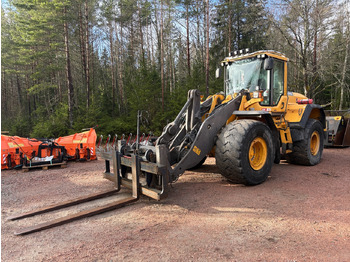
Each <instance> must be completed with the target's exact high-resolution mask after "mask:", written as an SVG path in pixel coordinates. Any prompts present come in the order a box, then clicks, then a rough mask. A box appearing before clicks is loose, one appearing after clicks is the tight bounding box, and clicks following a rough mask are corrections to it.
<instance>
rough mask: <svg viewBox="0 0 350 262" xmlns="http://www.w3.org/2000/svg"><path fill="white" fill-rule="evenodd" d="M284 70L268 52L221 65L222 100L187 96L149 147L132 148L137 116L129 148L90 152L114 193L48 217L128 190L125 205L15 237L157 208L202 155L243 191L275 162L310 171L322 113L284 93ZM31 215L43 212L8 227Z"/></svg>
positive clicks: (124, 143) (283, 60)
mask: <svg viewBox="0 0 350 262" xmlns="http://www.w3.org/2000/svg"><path fill="white" fill-rule="evenodd" d="M287 62H288V58H287V57H285V56H284V55H283V54H281V53H278V52H275V51H258V52H254V53H245V52H240V54H237V53H233V54H231V55H230V56H229V57H226V58H225V59H224V60H223V62H222V66H223V68H224V70H223V71H224V78H225V80H224V83H225V88H224V92H222V93H219V94H215V95H212V96H209V97H208V98H207V99H206V100H204V101H203V100H201V96H200V93H199V91H198V90H190V91H189V92H188V100H187V102H186V104H185V105H184V107H183V108H182V110H181V111H180V112H179V113H178V115H177V117H176V118H175V120H174V121H173V122H171V123H169V124H168V125H167V126H166V127H165V128H164V130H163V133H162V134H161V135H160V136H159V137H158V138H157V140H156V141H155V142H150V141H151V140H147V142H145V141H142V142H140V135H139V119H140V114H141V112H139V113H138V118H137V120H138V125H137V131H138V132H137V136H136V139H135V140H134V142H130V141H131V139H127V140H126V139H124V137H123V139H120V140H119V141H118V142H116V140H117V139H114V142H113V144H112V145H110V144H109V143H107V144H106V145H105V146H99V147H98V149H97V150H98V154H99V156H100V158H102V159H104V160H105V164H106V171H105V172H104V176H105V178H107V179H109V180H111V181H113V182H114V187H115V189H114V190H112V191H110V192H105V193H103V194H98V195H94V196H89V197H87V198H84V199H77V200H75V201H71V202H69V203H63V204H59V205H56V206H54V207H50V208H49V210H53V209H57V208H61V207H62V206H64V207H65V206H67V205H73V204H76V203H81V202H86V201H89V200H91V199H96V198H99V197H104V196H105V195H106V194H108V195H110V194H114V193H115V192H117V191H119V190H120V188H121V186H124V187H127V188H131V189H132V195H131V197H128V198H126V199H125V200H118V201H116V202H115V203H112V204H108V205H107V206H102V207H99V208H94V209H92V210H91V211H89V210H87V211H84V212H80V213H78V214H76V215H70V216H68V217H67V218H62V219H58V220H55V221H52V222H48V223H44V224H43V225H39V226H34V227H31V228H27V229H24V230H22V231H20V232H18V233H17V234H28V233H31V232H35V231H39V230H42V229H45V228H48V227H52V226H56V225H60V224H63V223H66V222H69V221H72V220H75V219H78V218H80V217H84V216H90V215H92V214H98V213H102V212H105V211H108V210H111V209H115V208H118V207H120V206H123V205H125V204H127V203H131V202H133V201H136V200H137V199H138V198H139V195H140V194H143V195H147V196H149V197H151V198H153V199H156V200H160V199H161V198H163V197H165V196H166V195H167V191H168V184H169V183H173V182H175V181H176V180H177V179H178V178H179V176H180V175H181V174H183V173H184V172H185V171H186V170H188V169H191V168H195V167H198V166H200V165H201V164H202V163H203V162H204V161H205V159H206V157H207V156H208V155H209V154H210V155H212V156H215V158H216V164H217V166H218V168H219V171H220V173H221V174H222V175H223V176H224V177H226V178H227V179H228V180H229V181H232V182H234V183H242V184H245V185H258V184H260V183H262V182H264V181H265V180H266V179H267V177H268V175H269V173H270V170H271V167H272V165H273V163H279V161H280V158H281V154H283V155H284V157H285V159H286V160H287V161H288V162H290V163H293V164H301V165H316V164H318V163H319V162H320V160H321V156H322V150H323V143H324V138H325V134H326V133H325V130H326V120H325V113H324V111H323V109H322V108H321V106H319V105H316V104H313V101H312V100H311V99H308V98H307V97H305V96H303V95H301V94H298V93H292V92H288V90H287ZM108 141H109V140H108ZM46 210H48V209H45V210H44V212H46ZM38 213H43V210H38V211H35V212H32V213H30V214H24V215H22V216H15V217H11V219H18V218H22V217H25V216H29V215H33V214H38Z"/></svg>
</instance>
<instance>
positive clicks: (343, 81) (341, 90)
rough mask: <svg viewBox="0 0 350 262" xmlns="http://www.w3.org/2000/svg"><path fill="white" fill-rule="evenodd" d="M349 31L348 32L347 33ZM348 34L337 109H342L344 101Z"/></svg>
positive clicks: (349, 43) (349, 42)
mask: <svg viewBox="0 0 350 262" xmlns="http://www.w3.org/2000/svg"><path fill="white" fill-rule="evenodd" d="M349 33H350V32H348V34H349ZM349 38H350V36H347V41H346V46H345V55H344V65H343V72H342V78H341V82H340V99H339V110H343V103H344V90H345V76H346V71H347V64H348V57H349V45H350V40H349Z"/></svg>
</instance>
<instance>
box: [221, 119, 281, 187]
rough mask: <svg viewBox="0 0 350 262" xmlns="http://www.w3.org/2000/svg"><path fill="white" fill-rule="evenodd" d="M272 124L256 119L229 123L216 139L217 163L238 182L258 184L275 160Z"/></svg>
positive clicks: (222, 170)
mask: <svg viewBox="0 0 350 262" xmlns="http://www.w3.org/2000/svg"><path fill="white" fill-rule="evenodd" d="M274 152H275V151H274V146H273V140H272V133H271V130H270V128H269V127H268V126H267V125H266V124H264V123H262V122H260V121H256V120H250V119H243V120H236V121H233V122H231V123H229V124H228V125H227V126H225V127H224V128H223V130H222V131H221V133H220V134H219V136H218V139H217V141H216V151H215V158H216V165H217V166H218V168H219V170H220V173H221V174H222V175H223V176H224V177H226V178H227V179H228V180H229V181H231V182H233V183H237V184H245V185H258V184H261V183H262V182H264V181H265V180H266V179H267V177H268V176H269V173H270V170H271V167H272V165H273V161H274Z"/></svg>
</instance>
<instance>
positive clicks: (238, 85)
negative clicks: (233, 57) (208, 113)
mask: <svg viewBox="0 0 350 262" xmlns="http://www.w3.org/2000/svg"><path fill="white" fill-rule="evenodd" d="M266 79H267V71H266V70H264V64H263V60H262V59H257V58H256V57H254V58H249V59H244V60H240V61H235V62H232V63H229V64H228V65H227V67H226V75H225V91H226V95H229V94H234V93H238V92H239V91H241V90H242V89H246V90H249V91H251V92H253V91H255V90H256V87H257V86H258V87H259V89H260V90H266Z"/></svg>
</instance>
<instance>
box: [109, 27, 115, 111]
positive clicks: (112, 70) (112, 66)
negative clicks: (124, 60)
mask: <svg viewBox="0 0 350 262" xmlns="http://www.w3.org/2000/svg"><path fill="white" fill-rule="evenodd" d="M109 47H110V56H111V75H112V114H114V110H115V90H116V88H115V84H116V83H115V71H114V48H113V26H112V24H111V23H109Z"/></svg>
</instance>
